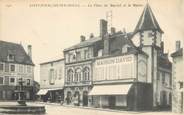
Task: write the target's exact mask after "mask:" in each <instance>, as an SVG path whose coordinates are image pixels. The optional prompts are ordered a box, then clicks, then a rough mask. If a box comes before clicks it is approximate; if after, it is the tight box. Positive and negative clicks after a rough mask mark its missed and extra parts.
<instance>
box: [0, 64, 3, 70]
mask: <svg viewBox="0 0 184 115" xmlns="http://www.w3.org/2000/svg"><path fill="white" fill-rule="evenodd" d="M3 70H4V64H3V63H0V71H3Z"/></svg>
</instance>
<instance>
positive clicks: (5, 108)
mask: <svg viewBox="0 0 184 115" xmlns="http://www.w3.org/2000/svg"><path fill="white" fill-rule="evenodd" d="M45 111H46V110H45V107H44V106H20V105H1V106H0V113H7V114H44V113H45Z"/></svg>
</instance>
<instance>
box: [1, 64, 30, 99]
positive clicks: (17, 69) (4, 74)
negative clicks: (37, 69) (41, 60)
mask: <svg viewBox="0 0 184 115" xmlns="http://www.w3.org/2000/svg"><path fill="white" fill-rule="evenodd" d="M0 65H1V69H0V87H1V92H0V99H13V95H14V94H13V93H14V90H15V89H16V87H17V86H19V79H20V78H22V79H23V81H24V83H23V85H24V86H25V87H30V88H28V89H29V90H28V92H26V95H27V98H28V99H30V97H31V96H30V95H32V94H31V93H32V87H33V81H34V66H32V65H24V64H17V63H9V62H0ZM5 86H6V87H9V89H7V88H6V87H5Z"/></svg>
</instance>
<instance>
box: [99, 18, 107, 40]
mask: <svg viewBox="0 0 184 115" xmlns="http://www.w3.org/2000/svg"><path fill="white" fill-rule="evenodd" d="M106 34H107V21H106V20H104V19H101V20H100V37H101V38H104V36H105V35H106Z"/></svg>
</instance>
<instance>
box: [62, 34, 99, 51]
mask: <svg viewBox="0 0 184 115" xmlns="http://www.w3.org/2000/svg"><path fill="white" fill-rule="evenodd" d="M100 40H102V39H101V38H100V37H94V38H89V39H87V40H85V41H83V42H80V43H78V44H75V45H73V46H71V47H69V48H66V49H64V51H68V50H73V49H77V48H82V47H86V46H90V45H93V43H95V42H97V41H100Z"/></svg>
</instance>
